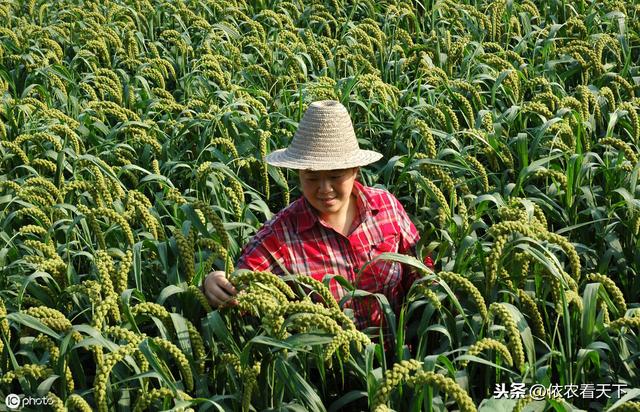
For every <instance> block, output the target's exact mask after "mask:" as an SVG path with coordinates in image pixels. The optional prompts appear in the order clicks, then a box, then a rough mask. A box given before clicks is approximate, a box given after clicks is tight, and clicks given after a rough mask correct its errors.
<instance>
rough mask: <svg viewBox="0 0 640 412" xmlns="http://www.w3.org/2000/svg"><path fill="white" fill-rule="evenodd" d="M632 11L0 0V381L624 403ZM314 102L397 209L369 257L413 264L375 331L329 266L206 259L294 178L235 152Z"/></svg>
mask: <svg viewBox="0 0 640 412" xmlns="http://www.w3.org/2000/svg"><path fill="white" fill-rule="evenodd" d="M639 34H640V4H639V3H638V2H637V1H627V2H623V1H610V0H602V1H596V0H593V1H585V0H577V1H576V2H573V3H571V2H565V1H561V0H549V1H531V0H522V1H521V0H509V1H505V0H498V1H483V0H478V1H474V0H461V1H459V2H455V1H452V0H437V1H431V0H424V1H423V2H419V1H408V0H379V1H375V2H374V1H371V0H353V1H352V0H331V1H326V2H313V3H312V2H304V1H302V0H292V1H275V0H255V1H250V0H246V1H245V0H167V1H162V0H158V1H156V0H139V1H136V0H117V1H109V0H103V1H90V0H87V1H80V0H78V1H75V0H61V1H57V2H45V1H41V0H37V1H35V0H23V1H22V0H3V1H2V2H0V93H1V97H0V100H1V102H0V398H1V399H4V398H5V396H7V395H9V394H18V395H19V396H23V395H24V396H26V397H33V398H37V397H42V396H46V397H47V398H46V401H47V403H50V405H49V406H47V407H44V406H43V407H41V409H43V410H46V409H50V408H54V409H55V410H65V408H66V409H68V410H83V411H90V410H99V411H106V410H122V411H128V410H135V411H141V410H148V409H151V410H159V409H172V408H175V409H176V410H186V409H189V408H191V409H193V410H207V409H208V410H243V411H250V410H257V411H263V410H269V411H286V410H290V411H304V410H310V411H324V410H330V411H337V410H345V411H356V410H369V409H370V410H375V411H385V410H389V409H393V410H398V411H421V410H435V411H442V410H454V409H459V410H462V411H474V410H476V409H480V410H484V411H511V410H515V411H522V410H542V409H543V408H546V409H548V410H559V411H563V410H564V411H571V410H605V409H608V410H616V411H623V410H627V411H639V410H640V402H639V400H640V399H639V398H640V389H638V388H639V387H640V369H639V366H640V355H639V354H640V233H639V232H640V184H639V175H640V162H639V161H638V156H639V155H640V151H639V147H640V121H639V118H638V114H639V113H638V112H639V110H640V99H639V98H638V97H636V95H637V94H638V93H640V88H639V87H638V85H639V84H640V37H639ZM319 99H336V100H340V101H341V102H342V103H343V104H344V105H345V106H347V108H348V109H349V110H350V112H351V115H352V118H353V120H354V126H355V128H356V133H357V135H358V137H359V139H360V146H361V147H362V148H367V149H374V150H378V151H380V152H382V153H383V154H384V155H385V157H384V159H385V160H383V161H380V162H378V163H377V164H375V165H372V166H370V167H367V168H365V169H363V170H362V173H361V179H362V180H363V181H364V182H365V183H366V184H368V185H380V186H382V187H385V188H387V189H388V190H390V191H391V192H392V193H394V194H395V195H396V196H397V197H398V198H399V199H400V200H401V201H402V203H403V204H404V206H405V208H406V210H407V211H408V212H409V214H410V215H411V217H412V219H413V221H414V222H415V224H416V226H417V227H418V229H419V230H420V233H421V237H422V240H421V243H420V244H419V250H418V252H419V256H418V257H419V258H418V259H410V258H408V257H402V256H387V257H386V258H389V259H395V260H399V261H402V262H404V263H406V264H407V265H413V266H415V267H417V268H418V269H419V270H421V271H422V272H423V273H424V279H423V280H421V281H420V282H418V283H416V285H415V286H414V287H413V288H412V290H411V291H410V293H409V296H408V298H407V302H406V305H404V306H403V308H402V311H401V312H400V313H399V314H398V316H396V314H394V313H393V311H391V310H390V309H389V305H388V304H387V302H386V300H385V299H384V297H383V296H380V295H376V298H377V299H378V301H379V302H380V305H382V307H383V308H384V309H385V311H386V315H387V320H388V323H389V325H390V330H391V333H392V334H393V340H394V341H395V343H394V345H393V347H391V348H389V350H388V351H386V352H385V351H384V350H383V349H382V347H381V345H380V344H379V343H376V342H379V340H376V339H375V337H376V335H378V334H379V333H380V331H377V330H366V331H357V330H356V329H355V327H354V326H353V323H352V322H351V320H350V318H349V315H350V314H349V313H348V311H346V312H345V313H343V311H342V310H341V305H344V303H345V301H347V300H348V299H357V298H360V297H361V296H365V295H367V294H368V293H367V292H366V291H361V290H359V289H358V288H357V286H358V285H357V284H355V285H352V284H350V283H349V282H348V281H347V279H342V278H340V277H339V276H338V277H336V279H337V280H338V281H340V282H342V284H343V285H344V286H345V287H346V288H348V289H349V290H351V291H352V293H350V294H349V295H348V296H347V298H345V301H342V302H339V303H338V304H336V303H335V301H333V300H332V299H331V298H330V297H329V296H328V295H327V294H328V293H329V292H328V290H327V289H326V287H325V285H323V284H322V283H320V282H318V281H316V280H314V279H312V278H310V277H303V276H297V277H296V276H294V277H292V278H290V279H285V280H288V282H286V283H285V282H284V281H283V280H282V279H279V278H276V277H274V276H273V275H270V274H267V273H252V272H245V273H241V272H236V273H235V274H234V271H233V269H234V268H233V262H235V260H236V259H237V257H238V256H239V253H240V250H241V247H242V246H243V245H244V244H245V243H246V242H247V241H248V239H249V238H250V237H251V236H252V235H253V234H254V233H255V232H256V230H257V229H258V228H259V227H260V225H261V224H262V223H263V222H264V221H266V220H267V219H268V218H270V217H271V216H272V215H273V214H274V213H275V212H277V211H278V210H280V209H281V208H283V207H284V206H286V205H287V204H288V203H289V202H290V200H291V199H295V198H296V197H297V196H299V195H300V194H299V191H298V189H297V187H296V185H297V177H296V175H295V174H293V173H291V172H290V171H287V170H284V169H278V168H272V167H270V166H267V165H266V164H265V163H264V162H263V161H262V159H263V156H264V155H265V154H266V153H268V152H269V151H271V150H275V149H278V148H282V147H286V146H287V145H288V143H289V141H290V139H291V137H292V136H293V133H294V132H295V128H296V125H297V122H298V121H299V120H300V118H301V116H302V114H303V113H304V110H305V108H306V107H307V106H308V104H309V103H310V102H312V101H314V100H319ZM427 255H430V256H431V257H433V259H434V261H435V262H436V270H435V271H434V272H432V271H430V270H428V269H427V268H426V267H425V266H424V265H422V263H420V262H421V261H422V258H423V257H424V256H427ZM211 268H216V269H224V270H227V271H228V273H229V276H230V278H231V279H232V281H233V282H234V284H235V285H236V286H237V287H238V288H239V289H241V290H242V293H241V297H240V298H239V300H240V305H239V306H238V307H236V308H226V309H221V310H217V311H212V310H211V308H210V307H209V305H208V304H207V302H206V299H205V298H204V296H203V295H202V293H201V292H200V289H199V285H200V284H201V282H202V279H203V276H205V275H206V274H207V273H208V272H209V271H210V270H211ZM326 281H328V279H327V280H326ZM314 296H320V297H325V299H310V298H312V297H314ZM323 302H324V303H323ZM502 384H504V386H502ZM519 384H524V386H525V388H531V387H533V386H536V385H537V386H538V387H545V388H547V391H546V393H543V394H542V396H531V394H528V395H527V396H524V395H523V396H522V397H518V398H517V399H505V398H504V397H501V396H499V393H497V391H496V388H506V390H507V391H508V392H509V391H510V389H511V391H510V395H513V396H510V397H515V395H516V394H515V393H514V391H513V390H512V389H513V388H514V387H517V386H518V385H519ZM496 385H497V386H496ZM554 385H555V386H554ZM589 385H592V386H589ZM614 385H620V386H618V387H622V388H624V390H622V391H616V390H615V388H616V386H614ZM605 387H607V388H609V392H607V393H603V391H600V392H598V391H596V392H595V394H593V393H591V395H590V394H589V390H591V391H592V392H593V391H594V388H605ZM554 388H555V389H554ZM570 388H574V389H575V391H574V392H571V391H569V390H568V389H570ZM525 393H528V391H527V392H525ZM625 393H626V394H625ZM499 398H500V399H499ZM507 398H508V397H507ZM1 399H0V400H1ZM634 399H635V400H634ZM0 408H2V406H0ZM36 409H37V408H36Z"/></svg>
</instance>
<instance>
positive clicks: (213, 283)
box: [202, 270, 238, 308]
mask: <svg viewBox="0 0 640 412" xmlns="http://www.w3.org/2000/svg"><path fill="white" fill-rule="evenodd" d="M202 289H203V290H202V291H203V292H204V295H205V296H206V297H207V300H208V301H209V304H211V306H212V307H214V308H217V307H218V306H224V305H237V304H238V302H237V301H236V300H235V299H234V298H233V297H234V296H235V295H237V294H238V291H237V290H236V288H234V287H233V285H232V284H231V282H229V280H228V279H227V277H226V276H225V274H224V272H223V271H221V270H216V271H214V272H210V273H209V274H208V275H207V277H206V278H205V279H204V282H203V284H202Z"/></svg>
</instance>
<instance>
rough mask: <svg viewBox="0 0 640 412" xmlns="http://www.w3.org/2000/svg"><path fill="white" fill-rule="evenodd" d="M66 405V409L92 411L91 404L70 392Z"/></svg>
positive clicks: (82, 411)
mask: <svg viewBox="0 0 640 412" xmlns="http://www.w3.org/2000/svg"><path fill="white" fill-rule="evenodd" d="M65 405H66V407H67V408H68V410H76V411H79V412H92V411H93V409H92V408H91V405H89V403H88V402H87V401H85V400H84V398H83V397H82V396H80V395H78V394H75V393H74V394H72V395H71V396H69V397H68V398H67V401H66V404H65Z"/></svg>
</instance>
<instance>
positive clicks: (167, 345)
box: [152, 337, 193, 391]
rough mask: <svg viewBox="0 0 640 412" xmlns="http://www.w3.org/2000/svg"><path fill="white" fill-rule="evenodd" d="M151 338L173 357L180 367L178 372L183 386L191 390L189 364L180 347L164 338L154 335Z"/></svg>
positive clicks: (191, 382) (191, 376) (191, 377)
mask: <svg viewBox="0 0 640 412" xmlns="http://www.w3.org/2000/svg"><path fill="white" fill-rule="evenodd" d="M152 340H153V343H155V344H156V345H158V346H159V347H160V349H162V350H163V351H164V352H166V353H169V354H170V355H171V356H172V357H173V358H174V359H175V361H176V363H177V364H178V367H179V369H180V373H181V374H182V378H183V379H184V384H185V387H186V388H187V390H189V391H191V390H193V374H192V373H191V365H190V364H189V361H188V360H187V357H186V356H184V353H182V351H181V350H180V348H178V347H177V346H176V345H174V344H173V343H171V342H169V341H168V340H166V339H162V338H158V337H155V338H152Z"/></svg>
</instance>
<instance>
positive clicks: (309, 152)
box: [265, 100, 382, 170]
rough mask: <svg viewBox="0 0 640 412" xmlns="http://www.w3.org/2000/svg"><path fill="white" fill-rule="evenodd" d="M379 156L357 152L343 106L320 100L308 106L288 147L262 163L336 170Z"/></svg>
mask: <svg viewBox="0 0 640 412" xmlns="http://www.w3.org/2000/svg"><path fill="white" fill-rule="evenodd" d="M381 157H382V155H381V154H380V153H377V152H374V151H371V150H362V149H360V146H359V145H358V140H357V138H356V134H355V131H354V130H353V124H352V123H351V117H350V116H349V112H348V111H347V109H346V107H344V106H343V105H342V104H341V103H340V102H338V101H335V100H321V101H317V102H313V103H311V104H310V105H309V107H308V108H307V110H306V111H305V113H304V116H303V117H302V120H301V121H300V124H298V128H297V130H296V133H295V135H294V136H293V139H292V140H291V143H290V144H289V147H287V148H286V149H280V150H275V151H273V152H272V153H270V154H269V155H268V156H266V158H265V161H266V162H267V163H269V164H271V165H274V166H279V167H286V168H289V169H301V170H335V169H347V168H351V167H357V166H364V165H368V164H369V163H373V162H375V161H376V160H379V159H380V158H381Z"/></svg>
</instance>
